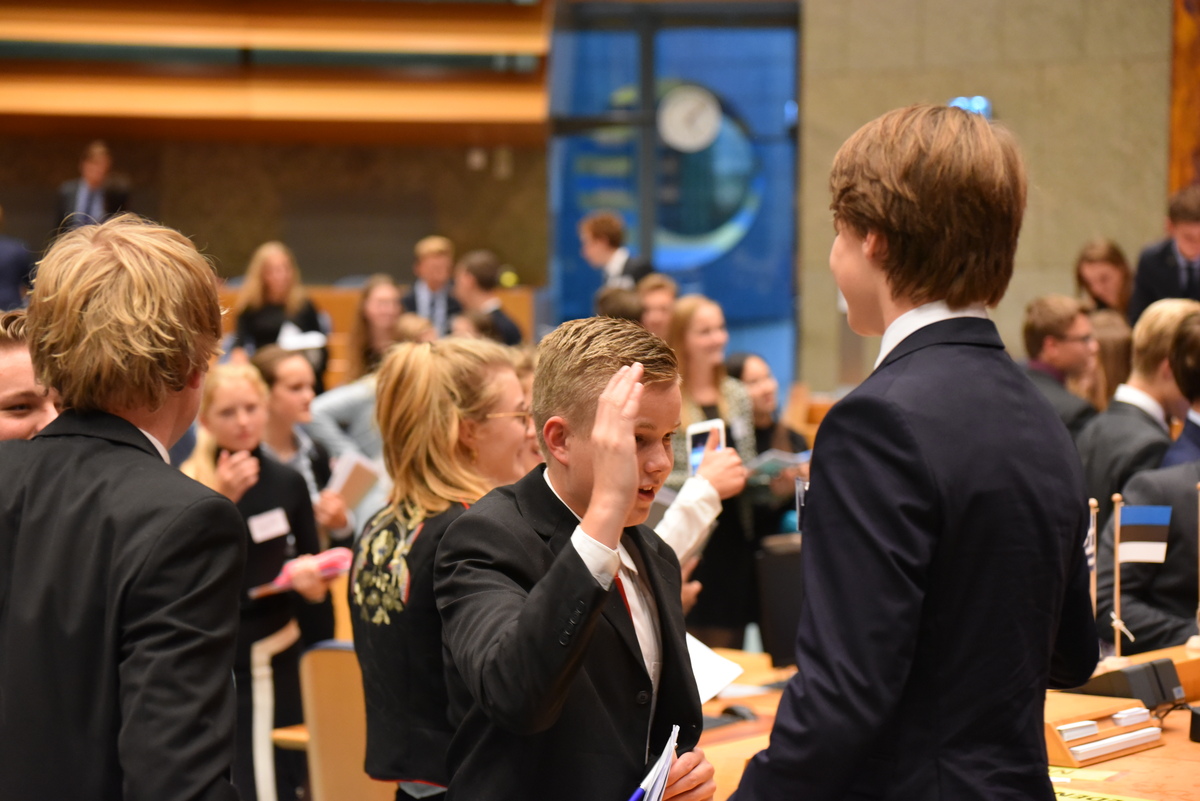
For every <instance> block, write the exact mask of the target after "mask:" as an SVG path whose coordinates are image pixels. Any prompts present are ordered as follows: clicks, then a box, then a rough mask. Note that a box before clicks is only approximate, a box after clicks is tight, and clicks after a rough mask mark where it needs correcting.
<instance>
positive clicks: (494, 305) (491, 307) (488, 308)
mask: <svg viewBox="0 0 1200 801" xmlns="http://www.w3.org/2000/svg"><path fill="white" fill-rule="evenodd" d="M498 308H500V298H488V299H487V300H485V301H484V302H483V303H480V304H479V311H481V312H483V313H484V314H491V313H492V312H494V311H495V310H496V309H498Z"/></svg>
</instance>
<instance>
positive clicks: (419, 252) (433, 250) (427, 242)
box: [413, 236, 454, 261]
mask: <svg viewBox="0 0 1200 801" xmlns="http://www.w3.org/2000/svg"><path fill="white" fill-rule="evenodd" d="M413 255H414V256H416V257H417V261H420V260H421V259H423V258H425V257H426V256H449V257H450V258H452V259H453V258H454V243H453V242H451V241H450V240H449V239H447V238H446V237H444V236H427V237H425V238H424V239H421V240H418V241H417V244H416V245H415V246H414V247H413Z"/></svg>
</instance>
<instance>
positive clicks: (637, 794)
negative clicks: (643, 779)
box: [629, 787, 646, 801]
mask: <svg viewBox="0 0 1200 801" xmlns="http://www.w3.org/2000/svg"><path fill="white" fill-rule="evenodd" d="M645 796H646V788H645V787H639V788H637V789H636V790H634V791H633V795H631V796H629V801H642V799H643V798H644V797H645Z"/></svg>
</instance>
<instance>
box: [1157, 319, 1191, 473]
mask: <svg viewBox="0 0 1200 801" xmlns="http://www.w3.org/2000/svg"><path fill="white" fill-rule="evenodd" d="M1168 358H1169V359H1170V363H1171V375H1173V376H1174V377H1175V384H1176V385H1177V386H1178V387H1179V391H1180V392H1181V393H1183V397H1184V398H1185V399H1187V402H1188V404H1190V406H1189V408H1188V410H1187V417H1186V419H1185V421H1184V424H1183V430H1182V431H1180V432H1179V437H1178V438H1177V439H1176V440H1175V441H1174V442H1172V443H1171V447H1169V448H1167V453H1166V455H1165V456H1163V459H1162V466H1163V467H1174V466H1175V465H1177V464H1185V463H1187V462H1195V461H1198V460H1200V315H1196V314H1189V315H1188V316H1187V317H1185V318H1183V321H1182V322H1181V323H1180V324H1179V328H1178V330H1176V332H1175V339H1174V341H1173V342H1172V343H1171V353H1170V356H1169V357H1168Z"/></svg>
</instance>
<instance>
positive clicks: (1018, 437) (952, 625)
mask: <svg viewBox="0 0 1200 801" xmlns="http://www.w3.org/2000/svg"><path fill="white" fill-rule="evenodd" d="M830 185H831V188H832V191H833V204H832V208H833V211H834V223H835V227H836V230H837V237H836V239H835V240H834V244H833V250H832V252H831V253H830V257H829V262H830V267H831V268H832V270H833V274H834V278H835V280H836V281H837V285H838V287H839V289H841V291H842V293H843V294H844V295H845V297H846V302H847V304H848V307H849V322H850V326H851V328H853V329H854V331H855V332H856V333H858V334H861V335H864V336H871V335H881V334H882V335H883V342H882V352H881V354H880V357H879V361H878V363H877V365H876V368H875V371H874V372H873V373H872V374H871V375H870V376H869V377H868V378H867V379H866V381H864V382H863V384H862V385H861V386H860V387H858V388H857V389H856V390H855V391H854V392H852V393H850V394H849V395H848V396H847V397H846V398H844V399H843V400H842V401H840V402H839V403H838V404H836V405H835V406H834V407H833V409H832V410H831V411H830V412H829V415H828V416H827V417H826V418H825V420H824V421H823V422H822V424H821V432H820V436H819V437H817V442H816V449H815V451H814V453H813V461H812V481H811V486H810V489H809V492H808V495H807V498H806V504H805V515H804V519H803V520H802V521H801V530H802V532H803V536H804V548H803V550H802V552H801V554H802V555H801V564H802V568H801V570H802V576H803V582H804V585H803V586H804V601H803V609H802V610H801V620H800V625H799V629H798V633H797V644H796V663H797V667H798V669H799V671H798V673H797V674H796V675H795V676H794V677H793V678H792V680H791V681H790V682H789V683H788V687H787V689H786V690H785V692H784V696H783V700H782V702H781V704H780V707H779V712H778V716H777V717H776V719H775V725H774V729H773V731H772V733H771V741H770V745H769V747H768V748H767V749H766V750H764V751H762V752H761V753H759V754H758V755H757V756H756V757H755V758H754V759H753V760H752V761H751V762H750V764H749V765H748V766H747V768H746V772H745V774H744V775H743V777H742V782H741V785H740V786H739V788H738V790H737V792H736V793H735V795H734V797H735V798H737V799H739V801H747V800H748V799H779V800H780V801H782V799H798V798H803V799H805V801H819V800H820V799H843V798H846V799H849V798H880V799H896V801H900V799H904V801H909V799H918V798H919V799H955V801H970V800H971V799H980V800H982V799H989V801H995V799H1013V801H1016V799H1021V800H1022V801H1028V799H1043V800H1044V801H1050V800H1051V799H1052V798H1053V797H1054V793H1053V791H1052V790H1051V785H1050V780H1049V778H1048V775H1047V770H1046V749H1045V742H1044V740H1043V737H1044V734H1043V719H1042V718H1043V704H1044V696H1045V690H1046V687H1047V685H1051V686H1056V687H1063V686H1072V685H1077V684H1081V683H1083V682H1084V681H1086V680H1087V678H1088V677H1089V676H1090V674H1091V671H1092V668H1093V667H1094V666H1095V664H1096V658H1097V651H1098V648H1097V643H1096V636H1095V630H1094V627H1093V626H1092V622H1091V621H1092V615H1091V602H1090V599H1089V596H1088V574H1087V565H1086V562H1085V559H1084V553H1083V538H1084V535H1085V532H1086V529H1087V524H1088V515H1087V507H1086V505H1085V502H1084V498H1085V496H1084V493H1083V475H1082V471H1081V469H1080V465H1079V457H1078V456H1077V455H1076V453H1075V449H1074V446H1073V444H1072V442H1071V437H1070V435H1069V434H1068V433H1067V430H1066V428H1065V427H1064V426H1063V425H1062V423H1061V421H1060V420H1059V419H1058V416H1057V415H1056V414H1055V412H1054V409H1053V408H1052V407H1051V406H1050V404H1049V403H1048V402H1047V401H1046V400H1045V398H1043V397H1042V395H1041V394H1040V393H1039V392H1038V390H1037V388H1036V387H1034V386H1033V384H1032V383H1030V381H1029V380H1028V378H1026V377H1025V375H1024V374H1023V373H1022V371H1021V369H1020V368H1019V367H1017V366H1016V365H1015V364H1014V363H1013V361H1012V359H1010V358H1009V356H1008V355H1007V354H1006V353H1005V352H1004V346H1003V343H1002V342H1001V341H1000V337H999V335H998V333H997V331H996V327H995V326H994V325H993V324H992V322H991V321H990V320H989V319H988V317H987V307H988V306H993V305H995V304H996V303H997V302H999V300H1000V298H1001V297H1002V296H1003V295H1004V291H1005V289H1006V287H1007V286H1008V281H1009V278H1010V276H1011V275H1012V268H1013V253H1014V251H1015V249H1016V245H1017V234H1018V232H1019V230H1020V226H1021V216H1022V214H1023V212H1024V208H1025V186H1026V184H1025V171H1024V167H1023V166H1022V163H1021V157H1020V154H1019V153H1018V151H1017V147H1016V145H1015V143H1014V141H1013V139H1012V137H1011V136H1010V135H1009V134H1008V133H1007V132H1006V131H1004V130H1003V129H1001V128H998V127H994V126H992V125H991V124H990V123H989V122H988V121H987V120H986V119H984V118H983V117H981V116H978V115H975V114H970V113H968V112H965V111H962V110H960V109H956V108H948V107H944V106H941V107H935V106H913V107H910V108H905V109H899V110H897V111H893V112H890V113H888V114H885V115H884V116H882V117H880V118H879V119H877V120H874V121H873V122H870V123H868V124H867V125H866V126H864V127H863V128H862V129H860V130H859V131H858V132H857V133H856V134H854V135H853V136H852V137H851V138H850V139H849V140H848V141H847V142H846V143H845V144H844V145H842V148H841V150H839V151H838V154H837V156H836V158H835V159H834V164H833V171H832V174H831V176H830Z"/></svg>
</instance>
